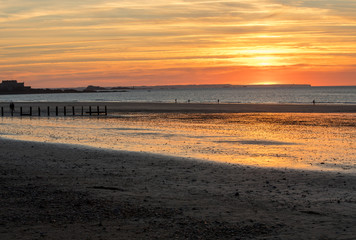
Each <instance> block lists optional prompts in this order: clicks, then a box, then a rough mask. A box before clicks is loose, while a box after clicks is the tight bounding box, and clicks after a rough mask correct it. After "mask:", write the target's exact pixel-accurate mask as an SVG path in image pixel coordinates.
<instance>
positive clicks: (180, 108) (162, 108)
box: [0, 102, 356, 116]
mask: <svg viewBox="0 0 356 240" xmlns="http://www.w3.org/2000/svg"><path fill="white" fill-rule="evenodd" d="M21 106H22V107H23V111H24V112H25V113H28V112H29V107H30V106H32V108H33V114H34V115H36V114H37V111H38V107H40V108H41V111H42V115H43V116H44V115H46V111H47V107H48V106H50V111H51V115H52V116H54V114H55V107H56V106H58V107H59V112H60V114H61V115H62V113H63V108H64V106H66V109H67V113H68V115H71V114H72V106H75V112H76V114H80V112H81V107H82V106H84V107H85V112H86V111H88V109H89V106H92V110H93V111H96V106H101V108H100V111H103V110H104V106H107V108H108V113H109V115H110V114H115V113H121V112H185V113H249V112H269V113H286V112H291V113H293V112H300V113H339V112H344V113H347V112H353V113H355V112H356V105H338V104H316V105H313V104H208V103H207V104H204V103H177V104H175V103H147V102H146V103H140V102H74V103H72V102H70V103H69V102H49V103H48V102H16V103H15V110H16V112H15V115H18V114H19V111H20V107H21ZM0 107H3V108H4V114H5V115H7V116H8V115H9V103H1V104H0Z"/></svg>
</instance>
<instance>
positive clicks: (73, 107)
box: [72, 106, 75, 116]
mask: <svg viewBox="0 0 356 240" xmlns="http://www.w3.org/2000/svg"><path fill="white" fill-rule="evenodd" d="M74 110H75V109H74V106H72V112H73V116H74V115H75V111H74Z"/></svg>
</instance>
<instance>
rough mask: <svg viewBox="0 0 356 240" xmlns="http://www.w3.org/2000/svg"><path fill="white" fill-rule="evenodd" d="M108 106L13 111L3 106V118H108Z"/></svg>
mask: <svg viewBox="0 0 356 240" xmlns="http://www.w3.org/2000/svg"><path fill="white" fill-rule="evenodd" d="M107 115H108V108H107V106H106V105H105V106H47V107H43V106H42V108H41V107H37V106H36V107H33V106H19V107H16V108H15V109H14V110H13V111H12V110H11V108H9V107H4V106H1V116H2V117H5V116H38V117H41V116H47V117H50V116H56V117H58V116H63V117H65V116H107Z"/></svg>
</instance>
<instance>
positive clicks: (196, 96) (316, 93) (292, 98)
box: [0, 86, 356, 104]
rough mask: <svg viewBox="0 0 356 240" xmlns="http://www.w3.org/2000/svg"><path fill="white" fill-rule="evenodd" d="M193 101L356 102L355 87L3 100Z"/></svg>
mask: <svg viewBox="0 0 356 240" xmlns="http://www.w3.org/2000/svg"><path fill="white" fill-rule="evenodd" d="M175 99H177V101H178V102H187V101H188V100H190V101H191V102H197V103H213V102H217V101H218V100H219V101H220V102H221V103H311V102H312V101H313V100H315V101H316V102H317V103H326V104H356V86H353V87H246V88H219V89H212V88H196V89H151V90H150V89H140V90H139V89H137V90H127V91H126V92H98V93H62V94H24V95H0V102H9V101H14V102H22V101H25V102H36V101H40V102H95V101H103V102H174V101H175Z"/></svg>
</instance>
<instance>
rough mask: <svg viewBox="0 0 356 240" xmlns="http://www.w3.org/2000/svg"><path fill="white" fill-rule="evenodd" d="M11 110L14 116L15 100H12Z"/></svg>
mask: <svg viewBox="0 0 356 240" xmlns="http://www.w3.org/2000/svg"><path fill="white" fill-rule="evenodd" d="M10 110H11V116H13V115H14V110H15V104H14V103H13V102H10Z"/></svg>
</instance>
